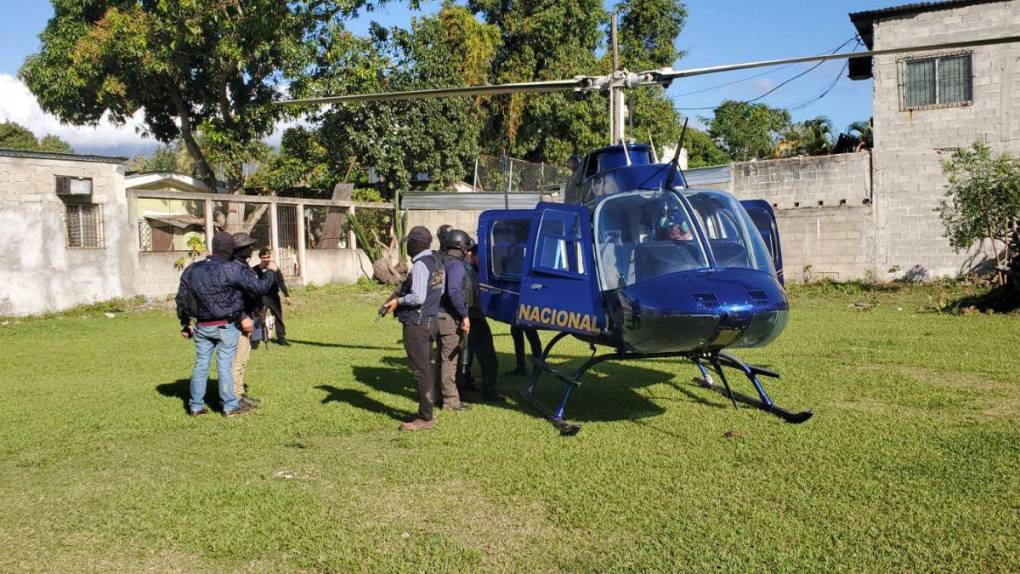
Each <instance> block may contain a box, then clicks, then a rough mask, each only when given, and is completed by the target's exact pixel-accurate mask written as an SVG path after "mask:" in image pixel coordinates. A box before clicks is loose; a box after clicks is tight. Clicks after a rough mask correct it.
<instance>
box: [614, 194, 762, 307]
mask: <svg viewBox="0 0 1020 574" xmlns="http://www.w3.org/2000/svg"><path fill="white" fill-rule="evenodd" d="M682 193H684V197H685V198H686V199H687V200H688V201H689V202H690V205H691V207H693V208H694V211H693V212H691V211H690V210H689V208H688V207H687V206H686V205H685V203H684V202H683V201H681V200H680V198H679V197H678V196H677V194H676V193H674V192H663V191H634V192H629V193H621V194H617V195H613V196H611V197H608V198H606V200H605V201H603V202H602V203H601V204H600V205H599V207H598V208H597V210H596V212H595V230H596V237H597V241H598V245H597V249H598V257H599V263H600V267H601V269H600V271H601V273H600V274H601V280H602V289H603V290H611V289H619V288H622V287H626V286H628V285H632V284H634V283H637V282H640V281H645V280H648V279H652V278H654V277H658V276H660V275H667V274H670V273H677V272H681V271H692V270H696V269H704V268H707V267H709V258H708V255H707V254H706V253H705V249H704V246H703V245H705V244H707V245H708V247H709V248H710V249H711V251H712V254H713V256H714V258H715V262H716V266H717V267H722V268H745V269H756V270H759V271H766V272H769V273H774V270H773V268H772V261H771V258H770V257H769V256H768V251H767V249H766V247H765V244H764V242H763V241H762V239H761V236H760V235H759V234H758V231H757V229H756V228H755V226H754V223H753V222H752V221H751V219H750V216H748V215H747V212H746V211H745V210H744V209H743V207H741V205H740V204H739V203H738V202H737V201H736V200H735V199H733V198H732V197H731V196H730V195H729V194H726V193H722V192H718V191H709V190H686V191H683V192H682ZM695 219H696V220H697V221H698V223H699V224H700V225H699V226H696V225H694V223H693V221H694V220H695ZM699 228H700V229H701V230H704V233H705V234H706V235H707V238H706V241H705V242H704V243H702V242H701V241H699V237H698V234H699Z"/></svg>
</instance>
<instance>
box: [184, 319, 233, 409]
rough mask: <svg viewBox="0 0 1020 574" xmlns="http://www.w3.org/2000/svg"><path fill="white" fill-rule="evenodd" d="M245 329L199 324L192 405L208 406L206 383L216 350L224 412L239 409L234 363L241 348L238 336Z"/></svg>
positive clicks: (196, 333)
mask: <svg viewBox="0 0 1020 574" xmlns="http://www.w3.org/2000/svg"><path fill="white" fill-rule="evenodd" d="M240 336H241V331H239V330H238V329H237V327H236V326H234V325H233V324H229V325H222V326H219V327H195V334H194V339H195V370H194V372H192V374H191V401H190V402H189V403H188V408H190V409H191V412H198V411H200V410H202V409H204V408H205V387H206V382H207V381H208V379H209V363H210V362H211V361H212V354H213V350H215V351H216V370H217V372H219V385H220V400H221V401H223V412H225V413H229V412H233V411H235V410H237V397H236V396H235V395H234V375H233V373H232V371H231V367H232V366H233V362H234V354H235V353H236V352H237V339H238V337H240Z"/></svg>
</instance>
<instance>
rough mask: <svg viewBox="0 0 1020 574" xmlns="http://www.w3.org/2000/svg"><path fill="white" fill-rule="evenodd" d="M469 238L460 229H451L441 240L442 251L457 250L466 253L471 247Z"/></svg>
mask: <svg viewBox="0 0 1020 574" xmlns="http://www.w3.org/2000/svg"><path fill="white" fill-rule="evenodd" d="M471 243H472V241H471V237H470V236H468V234H467V232H465V231H461V230H460V229H451V230H450V231H448V232H447V233H446V235H445V236H444V237H443V239H442V245H441V247H442V248H443V249H459V250H461V251H464V252H466V251H467V250H468V248H469V247H471Z"/></svg>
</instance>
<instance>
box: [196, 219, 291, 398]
mask: <svg viewBox="0 0 1020 574" xmlns="http://www.w3.org/2000/svg"><path fill="white" fill-rule="evenodd" d="M235 246H236V245H235V242H234V238H233V236H231V235H230V234H229V233H225V232H222V231H218V232H216V235H214V236H213V244H212V247H213V253H212V255H210V256H209V257H207V258H205V259H204V260H202V261H199V262H197V263H194V264H192V265H189V266H188V268H187V269H185V270H184V273H183V274H182V275H181V284H180V288H179V289H178V290H177V317H178V318H179V319H180V321H181V336H182V337H185V338H187V339H194V341H195V368H194V371H193V372H192V375H191V400H190V401H189V403H188V412H189V413H190V414H191V416H199V415H204V414H206V413H208V412H209V410H208V409H207V408H206V407H205V389H206V384H207V382H208V378H209V363H210V362H211V360H212V354H213V351H216V368H217V371H218V372H219V392H220V400H222V401H223V415H224V416H227V417H231V416H236V415H243V414H246V413H248V412H250V411H251V410H252V409H251V406H250V405H248V404H247V403H245V404H239V403H238V399H237V396H236V395H235V394H234V380H233V374H232V373H231V366H232V364H233V362H234V353H235V352H236V351H237V341H238V338H239V337H240V336H241V331H240V329H239V324H240V321H241V317H242V313H243V310H244V303H243V299H242V293H241V292H242V291H244V292H246V293H248V294H250V295H264V294H266V293H267V292H269V290H270V289H271V288H272V286H273V276H272V275H268V274H267V275H266V276H265V277H262V278H259V277H257V276H256V275H255V273H254V272H253V271H252V270H251V269H249V268H248V266H247V265H244V264H242V263H239V262H237V261H235V260H234V259H233V253H234V249H235ZM270 265H271V268H273V269H274V270H275V268H276V264H275V263H271V264H270ZM192 317H194V318H195V320H196V323H195V325H194V326H192V325H191V319H192Z"/></svg>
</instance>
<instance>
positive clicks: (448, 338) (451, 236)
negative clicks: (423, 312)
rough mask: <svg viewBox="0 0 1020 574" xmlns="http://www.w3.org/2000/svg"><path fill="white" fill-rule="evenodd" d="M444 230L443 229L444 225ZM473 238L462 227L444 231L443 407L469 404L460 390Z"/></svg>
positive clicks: (439, 320) (440, 339)
mask: <svg viewBox="0 0 1020 574" xmlns="http://www.w3.org/2000/svg"><path fill="white" fill-rule="evenodd" d="M440 229H442V228H440ZM470 244H471V238H470V237H469V236H468V234H467V233H465V232H464V231H461V230H459V229H450V230H447V231H446V233H444V234H443V238H442V243H441V244H440V247H441V248H442V250H443V251H442V257H443V267H444V268H445V269H446V292H445V293H443V297H442V299H441V300H440V302H439V315H438V316H437V318H436V319H437V324H438V327H439V330H438V343H439V388H440V389H441V391H442V393H443V410H454V411H462V410H466V409H468V408H470V407H469V405H468V404H467V403H465V402H463V401H461V398H462V397H461V396H460V392H459V391H458V390H457V364H458V362H459V361H460V358H461V357H460V354H461V353H463V352H466V347H467V345H466V344H465V343H466V342H467V337H468V333H469V332H470V331H471V319H470V318H469V317H468V308H469V307H470V306H471V295H472V289H471V283H470V278H469V277H468V274H467V268H466V267H465V261H464V259H465V257H466V256H467V250H468V246H469V245H470Z"/></svg>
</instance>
